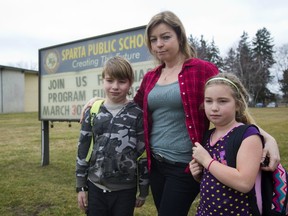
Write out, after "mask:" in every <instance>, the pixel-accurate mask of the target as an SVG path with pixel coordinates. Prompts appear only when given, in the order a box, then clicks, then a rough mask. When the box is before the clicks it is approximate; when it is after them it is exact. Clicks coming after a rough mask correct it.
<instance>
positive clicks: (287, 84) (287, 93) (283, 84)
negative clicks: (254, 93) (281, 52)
mask: <svg viewBox="0 0 288 216" xmlns="http://www.w3.org/2000/svg"><path fill="white" fill-rule="evenodd" d="M280 89H281V91H282V92H283V100H284V102H286V103H288V69H286V70H285V71H283V79H280Z"/></svg>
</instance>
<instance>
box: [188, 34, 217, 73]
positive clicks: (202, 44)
mask: <svg viewBox="0 0 288 216" xmlns="http://www.w3.org/2000/svg"><path fill="white" fill-rule="evenodd" d="M188 41H189V43H190V44H191V45H192V46H193V47H194V48H195V50H196V52H197V57H198V58H200V59H202V60H206V61H210V62H212V63H214V64H215V65H216V66H217V67H218V68H219V69H221V67H223V59H222V58H221V56H220V51H219V48H218V47H217V46H216V45H215V42H214V40H212V42H211V43H209V42H208V41H206V40H205V39H204V36H203V35H201V39H200V40H199V39H198V38H196V37H193V36H192V35H190V36H189V37H188Z"/></svg>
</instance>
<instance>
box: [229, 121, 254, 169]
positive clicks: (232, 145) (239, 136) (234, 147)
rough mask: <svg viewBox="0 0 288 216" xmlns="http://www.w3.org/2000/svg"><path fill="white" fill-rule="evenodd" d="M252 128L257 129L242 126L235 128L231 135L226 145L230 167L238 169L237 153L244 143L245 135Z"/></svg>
mask: <svg viewBox="0 0 288 216" xmlns="http://www.w3.org/2000/svg"><path fill="white" fill-rule="evenodd" d="M251 126H254V127H256V126H255V125H240V126H238V127H236V128H234V131H233V132H232V133H230V134H229V137H227V138H228V139H227V144H226V145H225V152H226V161H227V165H228V166H230V167H235V168H236V158H237V153H238V150H239V148H240V145H241V143H242V141H243V135H244V133H245V131H246V130H247V129H248V128H249V127H251ZM256 128H257V127H256ZM257 129H258V128H257Z"/></svg>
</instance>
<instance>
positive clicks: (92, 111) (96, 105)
mask: <svg viewBox="0 0 288 216" xmlns="http://www.w3.org/2000/svg"><path fill="white" fill-rule="evenodd" d="M103 103H104V100H103V99H101V100H96V101H95V102H94V103H93V105H92V107H91V109H90V117H91V126H93V119H94V117H95V115H97V113H98V112H99V109H100V106H101V105H102V104H103Z"/></svg>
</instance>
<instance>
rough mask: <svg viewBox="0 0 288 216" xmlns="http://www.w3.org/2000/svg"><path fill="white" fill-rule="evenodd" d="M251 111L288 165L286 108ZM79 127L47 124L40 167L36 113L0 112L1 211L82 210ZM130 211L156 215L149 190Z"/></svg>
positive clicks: (8, 214)
mask: <svg viewBox="0 0 288 216" xmlns="http://www.w3.org/2000/svg"><path fill="white" fill-rule="evenodd" d="M251 112H252V114H253V116H254V117H255V119H256V121H257V123H258V125H260V126H261V127H262V128H263V129H264V130H266V131H267V132H269V133H270V134H271V135H273V136H274V137H275V138H276V139H277V142H278V145H279V148H280V154H281V162H282V164H283V165H284V166H285V167H286V168H288V161H287V155H288V148H287V144H288V143H287V142H288V141H287V140H288V133H287V128H288V108H252V109H251ZM79 129H80V124H79V123H76V122H73V123H72V124H71V127H69V126H68V123H67V122H54V127H53V128H49V130H50V132H49V137H50V143H49V147H50V164H49V165H48V166H44V167H42V166H41V122H40V121H39V120H38V113H16V114H15V113H14V114H0V132H1V133H0V186H1V193H0V215H3V216H36V215H37V216H48V215H49V216H51V215H55V216H58V215H61V216H62V215H67V216H69V215H71V216H74V215H84V214H83V213H82V212H81V211H80V210H79V209H78V206H77V194H76V192H75V159H76V150H77V140H78V134H79ZM198 201H199V200H196V201H195V203H194V204H193V206H192V207H191V211H190V214H189V216H192V215H194V212H195V206H196V205H197V203H198ZM135 215H136V216H155V215H157V214H156V210H155V207H154V204H153V200H152V197H151V195H150V196H149V197H148V199H147V201H146V203H145V205H144V206H143V207H142V208H140V209H136V211H135Z"/></svg>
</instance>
